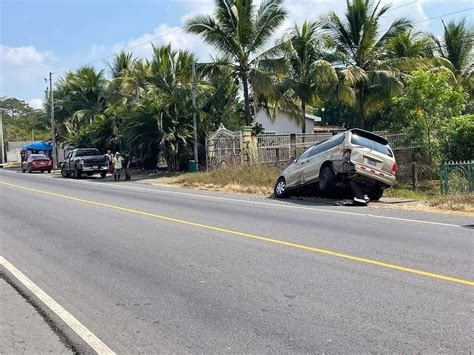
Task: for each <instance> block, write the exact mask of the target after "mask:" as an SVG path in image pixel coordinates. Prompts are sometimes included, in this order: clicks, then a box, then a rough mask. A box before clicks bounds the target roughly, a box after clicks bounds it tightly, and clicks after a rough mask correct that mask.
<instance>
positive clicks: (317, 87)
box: [275, 21, 338, 133]
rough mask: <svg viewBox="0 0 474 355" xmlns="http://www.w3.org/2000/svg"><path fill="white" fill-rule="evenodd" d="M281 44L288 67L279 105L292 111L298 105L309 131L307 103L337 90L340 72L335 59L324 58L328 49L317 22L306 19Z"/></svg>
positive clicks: (279, 90) (283, 79) (278, 90)
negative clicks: (336, 67)
mask: <svg viewBox="0 0 474 355" xmlns="http://www.w3.org/2000/svg"><path fill="white" fill-rule="evenodd" d="M280 47H281V50H282V53H283V55H284V58H285V59H286V61H287V63H286V67H287V71H286V73H285V75H284V76H283V78H282V80H281V81H280V82H279V85H278V89H277V92H278V94H279V97H277V100H276V101H277V104H276V105H275V107H276V108H278V109H280V110H283V111H286V112H289V113H290V114H291V112H292V111H293V110H292V109H291V106H292V105H296V106H298V107H299V112H298V113H297V116H296V117H297V121H298V122H299V123H300V124H301V126H302V132H303V133H306V124H305V119H306V109H307V106H308V105H313V104H316V103H318V102H319V101H321V97H323V96H326V94H327V93H329V92H330V91H333V92H334V91H335V89H336V88H337V83H338V75H337V72H336V70H335V69H334V67H333V66H332V65H331V63H329V62H328V61H326V60H324V59H323V58H324V57H325V53H323V52H322V50H321V45H320V41H319V36H318V24H317V23H316V22H307V21H305V22H303V24H302V25H301V27H299V26H298V25H295V27H294V28H293V30H292V31H291V33H290V37H289V39H288V40H284V41H283V42H282V43H281V45H280ZM293 112H294V111H293Z"/></svg>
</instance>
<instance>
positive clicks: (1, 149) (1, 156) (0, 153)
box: [0, 108, 5, 164]
mask: <svg viewBox="0 0 474 355" xmlns="http://www.w3.org/2000/svg"><path fill="white" fill-rule="evenodd" d="M3 111H5V109H4V108H0V164H5V159H4V157H5V152H4V149H5V145H4V143H3Z"/></svg>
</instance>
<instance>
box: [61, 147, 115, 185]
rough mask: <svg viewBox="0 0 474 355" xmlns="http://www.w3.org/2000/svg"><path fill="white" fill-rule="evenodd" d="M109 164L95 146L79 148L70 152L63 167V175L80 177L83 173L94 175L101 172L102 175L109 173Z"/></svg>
mask: <svg viewBox="0 0 474 355" xmlns="http://www.w3.org/2000/svg"><path fill="white" fill-rule="evenodd" d="M107 169H108V164H107V161H106V159H105V156H104V155H103V154H100V153H99V151H98V150H97V149H95V148H78V149H74V150H73V151H71V152H69V153H68V155H67V156H66V158H65V159H64V162H63V164H62V167H61V175H62V176H63V177H69V176H71V175H72V176H73V177H74V178H76V179H78V178H80V177H81V176H82V175H83V174H86V175H87V176H92V175H93V174H97V173H99V174H100V176H101V177H103V178H104V177H105V176H106V175H107Z"/></svg>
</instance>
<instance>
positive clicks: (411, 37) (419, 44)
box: [386, 29, 434, 58]
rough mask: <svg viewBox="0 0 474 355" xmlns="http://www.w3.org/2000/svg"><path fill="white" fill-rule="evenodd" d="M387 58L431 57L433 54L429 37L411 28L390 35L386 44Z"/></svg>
mask: <svg viewBox="0 0 474 355" xmlns="http://www.w3.org/2000/svg"><path fill="white" fill-rule="evenodd" d="M386 50H387V58H404V57H411V58H432V57H433V56H434V52H433V47H432V45H431V41H430V38H429V37H427V36H423V35H422V34H421V33H420V32H413V31H412V30H411V29H409V30H406V31H403V32H400V33H399V34H397V35H396V36H394V37H392V38H391V39H390V40H389V41H388V42H387V45H386Z"/></svg>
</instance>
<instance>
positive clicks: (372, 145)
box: [351, 133, 393, 157]
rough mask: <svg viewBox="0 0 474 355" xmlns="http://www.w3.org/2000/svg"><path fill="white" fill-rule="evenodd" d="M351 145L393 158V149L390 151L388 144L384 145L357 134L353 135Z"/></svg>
mask: <svg viewBox="0 0 474 355" xmlns="http://www.w3.org/2000/svg"><path fill="white" fill-rule="evenodd" d="M351 143H352V144H354V145H360V146H362V147H366V148H369V149H372V150H375V151H376V152H379V153H382V154H385V155H388V156H389V157H393V152H392V149H390V146H389V145H388V144H382V143H379V142H376V141H374V140H372V139H369V138H366V137H362V136H360V135H358V134H355V133H353V134H352V138H351Z"/></svg>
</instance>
